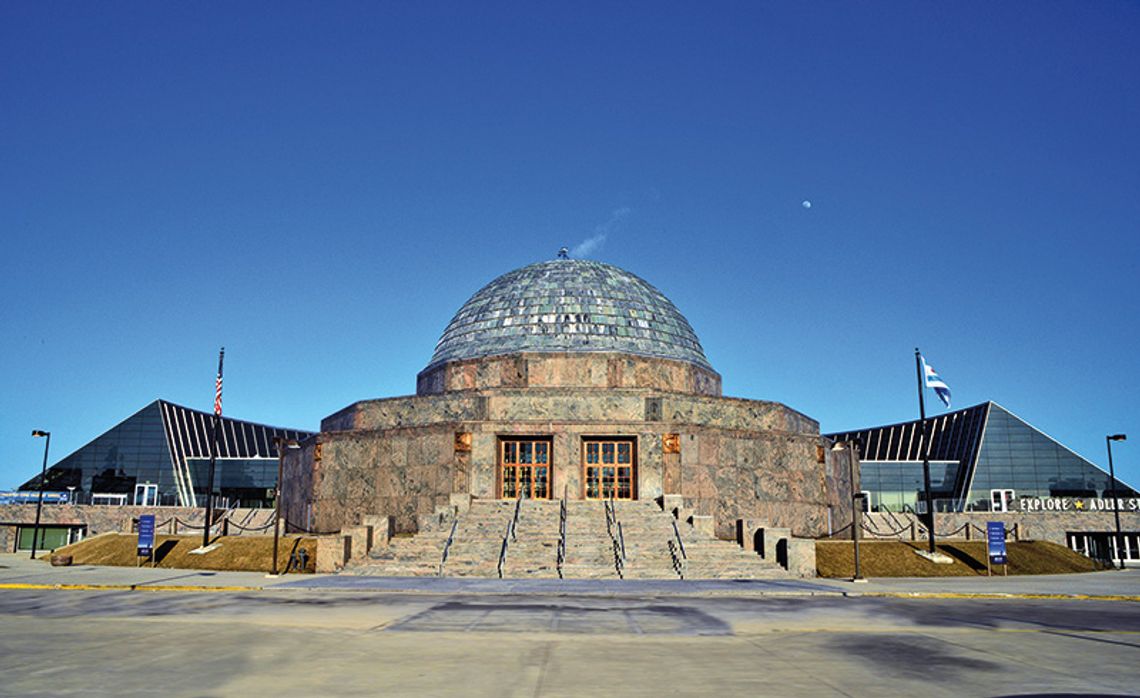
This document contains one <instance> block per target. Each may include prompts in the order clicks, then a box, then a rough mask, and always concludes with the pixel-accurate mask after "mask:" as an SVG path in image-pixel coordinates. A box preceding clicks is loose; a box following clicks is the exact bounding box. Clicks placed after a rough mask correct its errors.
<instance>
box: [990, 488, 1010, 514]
mask: <svg viewBox="0 0 1140 698" xmlns="http://www.w3.org/2000/svg"><path fill="white" fill-rule="evenodd" d="M990 511H1013V490H990Z"/></svg>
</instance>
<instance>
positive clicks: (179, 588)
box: [0, 582, 1140, 603]
mask: <svg viewBox="0 0 1140 698" xmlns="http://www.w3.org/2000/svg"><path fill="white" fill-rule="evenodd" d="M5 589H10V590H26V591H50V590H59V591H172V592H211V591H215V592H217V591H220V592H254V591H258V592H294V593H295V592H318V593H321V592H323V593H345V592H347V593H362V594H369V593H378V594H430V595H466V596H501V595H504V594H517V593H519V592H513V591H510V590H462V591H460V590H449V591H442V590H441V591H434V590H430V589H369V588H351V587H300V588H298V587H277V586H272V587H264V586H234V585H229V586H207V585H196V584H34V583H15V582H14V583H0V590H5ZM536 593H539V594H544V595H554V596H596V595H599V594H592V593H590V592H588V591H565V590H560V591H557V592H554V591H551V592H536ZM600 595H602V596H612V597H620V596H623V594H620V593H614V592H612V591H606V592H604V593H601V594H600ZM645 595H647V596H688V597H698V598H699V597H706V598H714V597H726V596H732V597H746V596H752V597H773V598H789V597H842V598H850V599H859V598H890V599H914V600H926V599H956V600H966V601H969V600H1010V599H1024V600H1054V601H1125V602H1132V603H1140V595H1132V594H1104V595H1094V594H1045V593H1032V592H1028V593H993V592H919V591H915V592H907V591H858V592H856V591H842V590H835V591H833V592H831V591H753V592H748V591H743V590H742V591H740V592H731V591H727V590H726V591H721V590H717V591H710V592H706V593H700V592H693V591H688V592H681V593H662V592H661V591H660V590H653V591H647V592H645Z"/></svg>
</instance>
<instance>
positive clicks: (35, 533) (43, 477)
mask: <svg viewBox="0 0 1140 698" xmlns="http://www.w3.org/2000/svg"><path fill="white" fill-rule="evenodd" d="M40 436H42V437H44V439H45V441H44V464H43V467H41V468H40V496H39V498H38V499H37V500H36V526H35V528H34V529H32V559H33V560H35V559H36V546H37V545H38V543H39V538H40V513H41V512H42V511H43V509H44V483H45V482H46V481H47V459H48V447H50V446H51V432H50V431H40V430H39V429H36V430H34V431H32V437H33V438H34V437H40Z"/></svg>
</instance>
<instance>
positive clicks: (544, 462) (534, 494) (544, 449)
mask: <svg viewBox="0 0 1140 698" xmlns="http://www.w3.org/2000/svg"><path fill="white" fill-rule="evenodd" d="M499 495H500V496H501V497H502V498H503V499H515V498H516V497H522V498H523V499H549V498H550V441H549V440H548V439H502V440H501V441H499Z"/></svg>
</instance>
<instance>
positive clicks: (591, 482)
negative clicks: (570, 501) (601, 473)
mask: <svg viewBox="0 0 1140 698" xmlns="http://www.w3.org/2000/svg"><path fill="white" fill-rule="evenodd" d="M601 496H602V489H601V484H600V483H599V480H598V468H586V498H587V499H598V498H600V497H601Z"/></svg>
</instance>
